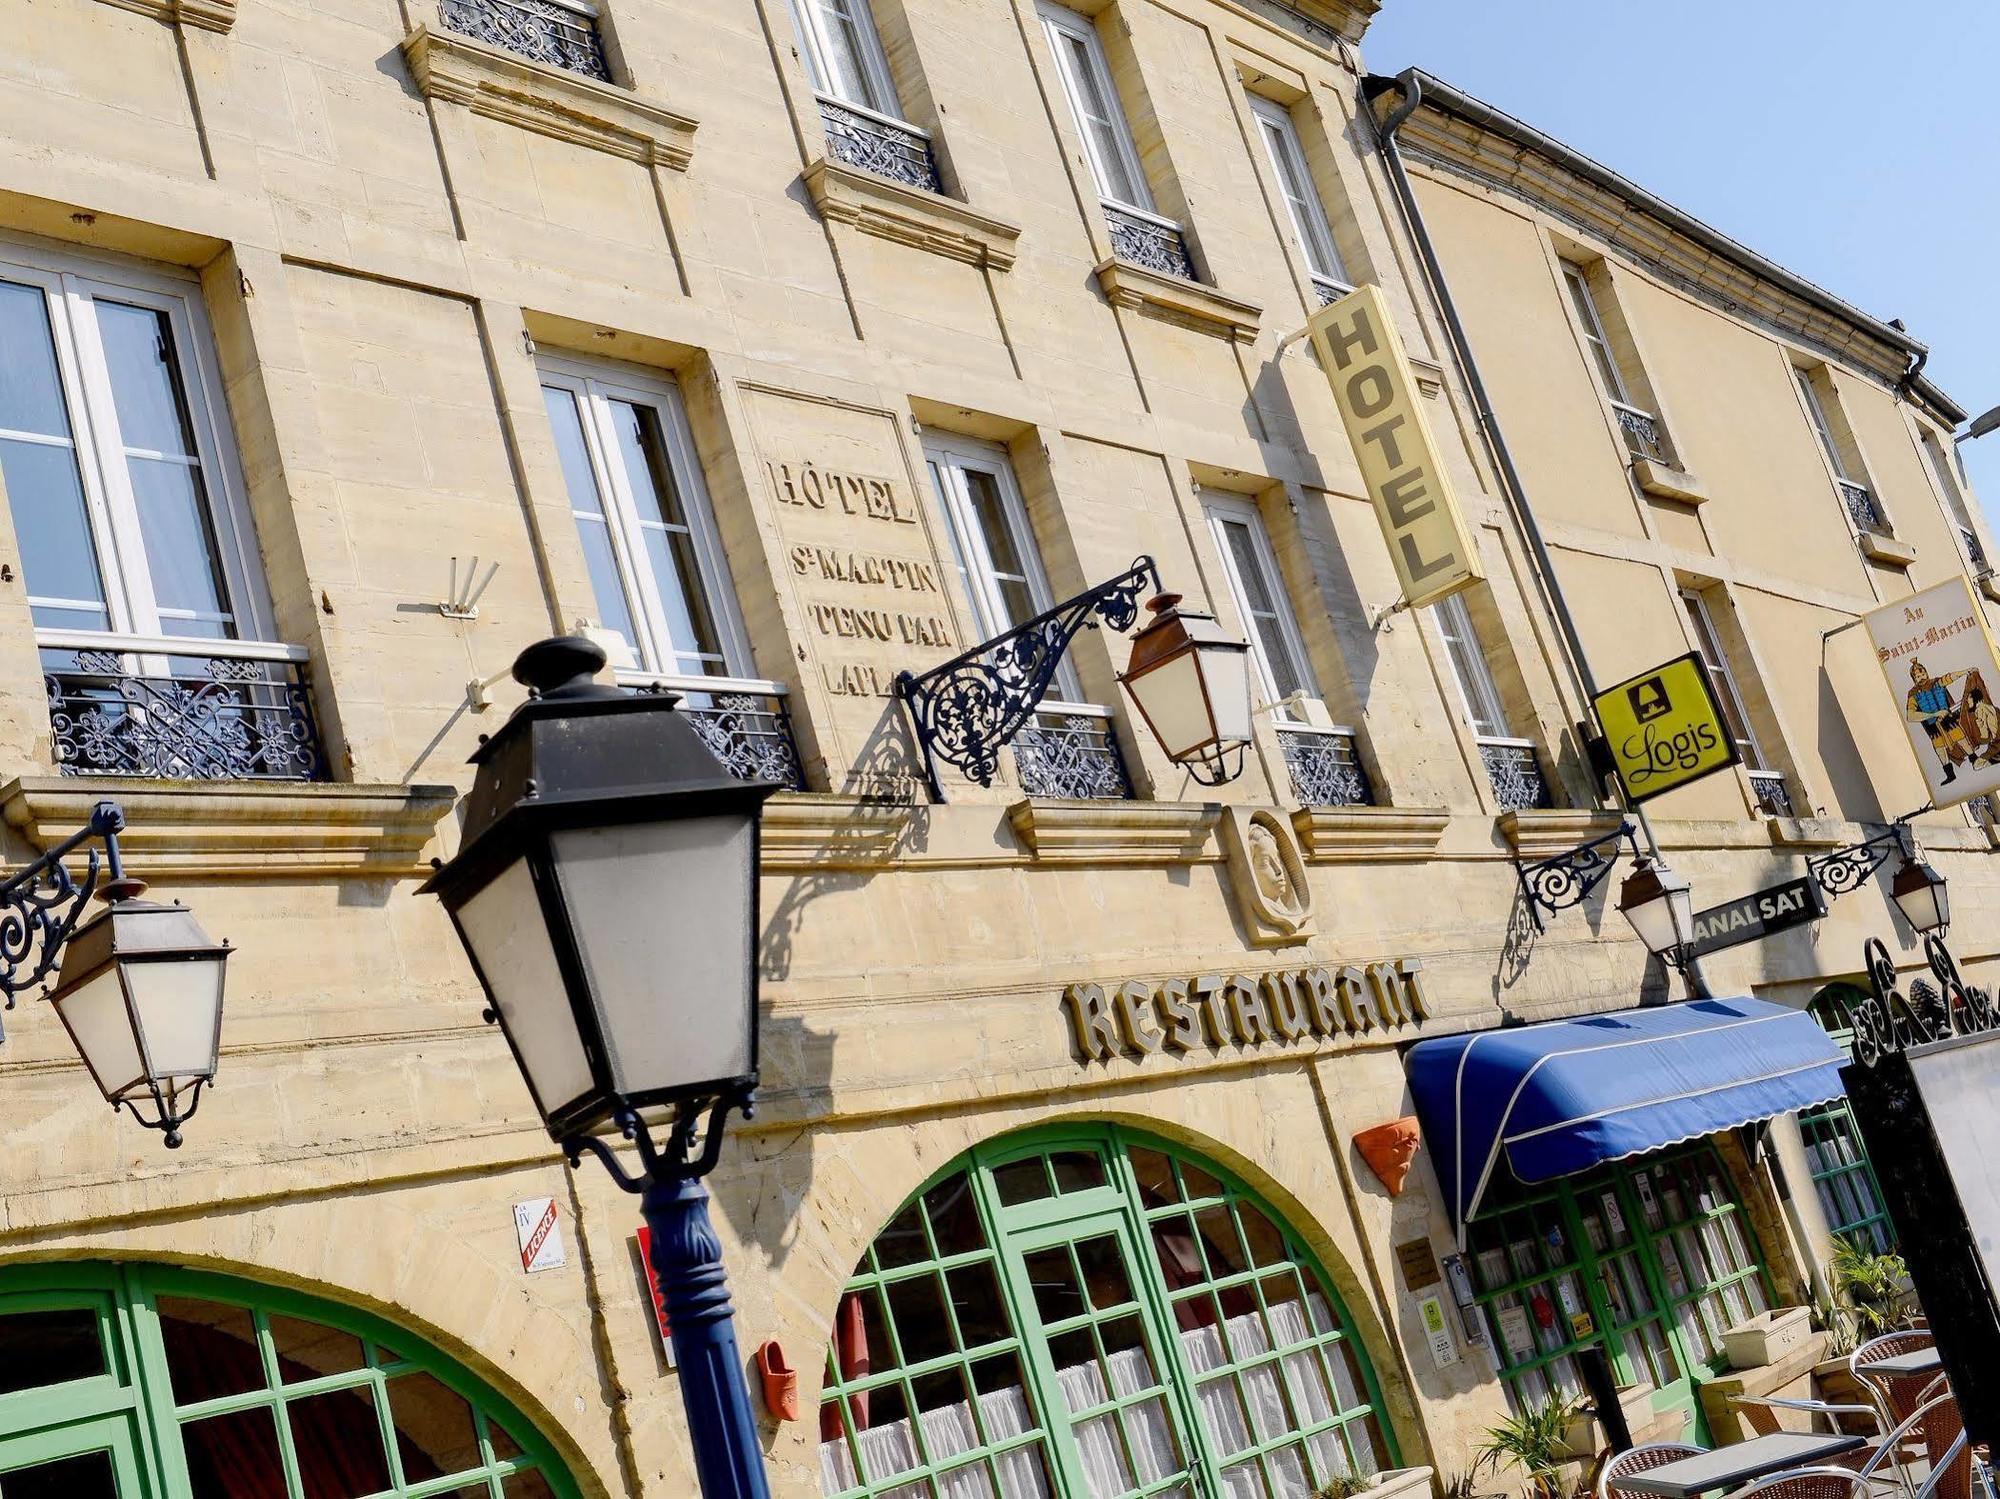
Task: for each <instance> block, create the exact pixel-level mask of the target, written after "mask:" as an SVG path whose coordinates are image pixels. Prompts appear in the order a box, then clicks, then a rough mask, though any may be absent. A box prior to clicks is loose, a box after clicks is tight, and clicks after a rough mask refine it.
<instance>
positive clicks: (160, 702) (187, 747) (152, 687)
mask: <svg viewBox="0 0 2000 1499" xmlns="http://www.w3.org/2000/svg"><path fill="white" fill-rule="evenodd" d="M147 643H148V644H153V643H155V642H147ZM228 649H229V642H224V641H215V642H211V643H207V644H198V645H195V646H194V647H193V649H189V648H188V647H186V646H181V647H179V648H178V649H177V650H175V651H172V652H159V653H155V652H151V651H147V652H139V651H136V650H128V651H117V650H99V649H92V650H67V649H60V648H52V647H44V649H43V651H42V670H43V673H44V677H43V681H44V685H45V686H46V688H47V690H48V695H49V725H50V729H51V731H52V733H51V738H52V742H53V745H54V748H55V760H56V768H57V769H58V770H60V771H61V772H62V773H63V774H64V775H70V776H150V777H155V778H157V779H160V780H168V781H317V780H321V779H323V778H324V777H325V774H326V763H325V756H324V755H323V753H322V752H321V749H320V742H319V727H318V725H317V724H316V723H315V722H314V721H313V711H312V698H311V696H310V695H309V694H308V692H307V691H306V685H305V682H304V680H303V679H302V676H301V672H300V668H299V665H298V663H297V662H295V661H290V660H282V659H280V660H271V659H256V658H255V657H245V656H241V655H236V654H233V653H232V654H224V652H226V651H228ZM267 649H268V648H267ZM280 649H281V650H282V649H283V648H282V647H281V648H280ZM209 652H214V654H209ZM260 654H261V653H260Z"/></svg>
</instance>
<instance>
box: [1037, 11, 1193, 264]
mask: <svg viewBox="0 0 2000 1499" xmlns="http://www.w3.org/2000/svg"><path fill="white" fill-rule="evenodd" d="M1036 8H1037V10H1039V11H1040V13H1041V17H1042V25H1043V27H1044V28H1045V30H1046V31H1047V34H1048V43H1049V51H1050V52H1052V53H1053V54H1054V55H1055V63H1056V73H1057V76H1058V77H1060V78H1061V79H1062V87H1063V97H1064V98H1065V99H1067V100H1068V101H1069V113H1070V120H1071V122H1072V123H1073V124H1074V125H1075V126H1076V133H1077V134H1078V135H1080V136H1082V137H1083V150H1084V155H1085V157H1086V158H1088V160H1089V162H1090V174H1091V176H1093V177H1094V178H1096V179H1097V195H1098V196H1099V197H1100V198H1102V199H1103V200H1104V201H1105V202H1106V203H1110V204H1113V205H1115V206H1116V207H1119V208H1123V209H1127V210H1130V211H1133V212H1137V213H1142V214H1148V215H1151V216H1153V217H1154V218H1159V212H1158V210H1157V209H1156V208H1155V207H1154V206H1153V193H1152V188H1151V187H1150V186H1149V185H1148V184H1147V182H1146V173H1145V171H1144V169H1143V168H1142V167H1141V166H1140V163H1139V148H1138V146H1137V145H1136V144H1135V143H1134V142H1133V140H1132V123H1131V121H1129V120H1128V119H1126V118H1125V101H1124V100H1123V99H1122V98H1120V97H1119V94H1118V86H1117V83H1116V81H1115V80H1114V79H1113V78H1112V76H1111V65H1110V63H1109V62H1108V61H1107V60H1106V58H1105V56H1104V42H1103V39H1102V38H1100V37H1099V36H1098V34H1097V27H1096V26H1095V25H1093V24H1092V23H1091V21H1090V18H1089V17H1087V16H1084V15H1080V14H1078V13H1077V12H1076V11H1073V10H1071V9H1070V8H1069V7H1068V6H1064V5H1055V4H1052V3H1050V0H1040V4H1039V5H1038V6H1037V7H1036ZM1065 35H1067V36H1070V37H1073V38H1075V39H1076V40H1077V41H1078V42H1080V43H1082V45H1083V52H1084V66H1085V67H1087V68H1088V69H1089V70H1090V73H1091V79H1090V81H1091V82H1092V83H1093V84H1095V85H1096V91H1097V94H1098V96H1099V97H1100V98H1102V99H1103V100H1104V101H1105V103H1106V105H1107V106H1109V108H1110V110H1111V116H1110V120H1109V123H1110V125H1111V134H1112V138H1113V145H1114V149H1115V150H1116V152H1117V155H1118V163H1119V166H1120V168H1121V169H1122V170H1123V171H1124V173H1125V178H1126V180H1127V181H1128V182H1130V183H1131V184H1132V199H1126V198H1121V197H1119V196H1118V195H1117V194H1116V193H1114V192H1112V191H1111V187H1110V182H1111V176H1112V173H1111V172H1110V170H1109V167H1108V164H1107V163H1105V162H1104V161H1103V160H1101V159H1100V156H1099V152H1098V145H1097V138H1096V136H1094V135H1093V134H1092V133H1091V130H1090V127H1089V125H1087V124H1086V123H1085V122H1084V110H1083V97H1082V81H1081V80H1079V79H1078V78H1077V77H1076V76H1075V75H1074V73H1073V72H1072V70H1071V63H1072V58H1071V54H1070V50H1069V49H1068V48H1067V47H1065V46H1063V45H1062V40H1061V39H1062V37H1063V36H1065ZM1134 200H1136V201H1134ZM1160 221H1161V222H1162V223H1172V222H1173V221H1172V220H1170V219H1161V220H1160ZM1174 227H1175V228H1179V227H1180V226H1179V225H1177V224H1176V225H1174Z"/></svg>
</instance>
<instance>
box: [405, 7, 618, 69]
mask: <svg viewBox="0 0 2000 1499" xmlns="http://www.w3.org/2000/svg"><path fill="white" fill-rule="evenodd" d="M438 19H439V20H440V21H442V22H443V23H444V24H445V25H446V26H447V27H448V28H450V29H451V30H453V31H456V32H458V33H459V34H460V35H461V36H469V37H471V38H472V39H473V40H474V41H479V42H488V43H491V44H492V45H493V46H495V47H504V48H506V49H507V50H508V51H509V52H514V53H518V54H519V55H520V56H522V57H525V58H527V59H528V60H529V61H530V62H539V63H546V64H548V65H549V66H550V67H552V68H564V69H567V70H568V71H569V72H572V73H581V74H583V75H584V76H585V77H586V78H596V79H598V80H600V81H601V82H604V83H609V82H610V81H611V65H610V64H609V63H608V62H606V61H605V58H604V43H603V41H602V39H601V38H599V36H598V34H597V14H596V12H595V11H592V10H589V9H587V8H585V7H582V6H577V5H566V4H563V3H562V0H439V3H438Z"/></svg>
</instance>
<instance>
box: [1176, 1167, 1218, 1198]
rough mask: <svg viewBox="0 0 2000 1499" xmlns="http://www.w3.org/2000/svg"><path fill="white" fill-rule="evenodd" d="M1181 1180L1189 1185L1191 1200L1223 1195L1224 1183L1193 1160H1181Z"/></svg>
mask: <svg viewBox="0 0 2000 1499" xmlns="http://www.w3.org/2000/svg"><path fill="white" fill-rule="evenodd" d="M1181 1182H1182V1184H1183V1185H1185V1186H1186V1187H1187V1195H1188V1198H1189V1200H1190V1201H1199V1200H1200V1199H1202V1198H1204V1197H1220V1196H1221V1195H1222V1183H1221V1182H1219V1181H1217V1180H1216V1179H1215V1178H1214V1177H1212V1176H1210V1175H1209V1174H1208V1173H1207V1172H1206V1171H1204V1170H1202V1169H1201V1167H1199V1166H1197V1165H1195V1164H1194V1163H1193V1162H1191V1161H1182V1162H1181Z"/></svg>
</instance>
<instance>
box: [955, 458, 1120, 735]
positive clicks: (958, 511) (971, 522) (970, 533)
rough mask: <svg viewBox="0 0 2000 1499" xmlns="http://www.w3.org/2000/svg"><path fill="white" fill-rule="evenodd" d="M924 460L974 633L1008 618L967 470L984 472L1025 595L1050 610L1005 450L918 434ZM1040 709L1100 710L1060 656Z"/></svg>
mask: <svg viewBox="0 0 2000 1499" xmlns="http://www.w3.org/2000/svg"><path fill="white" fill-rule="evenodd" d="M924 460H925V466H926V467H927V468H928V469H929V470H930V473H931V480H932V483H931V488H932V490H933V491H934V492H935V494H936V495H937V500H938V506H939V508H940V509H941V510H943V511H944V520H945V537H946V539H947V540H948V541H949V542H950V543H951V551H952V560H953V561H954V562H955V563H956V564H957V567H958V572H959V576H960V577H961V578H962V579H963V580H964V582H965V591H966V593H967V594H968V595H969V596H970V597H971V600H972V613H973V619H974V622H975V624H976V627H977V628H978V630H979V636H980V639H981V640H991V639H992V638H993V637H994V636H996V635H1001V634H1004V633H1005V632H1007V631H1008V630H1011V629H1014V628H1015V623H1014V622H1010V621H1009V620H1008V618H1007V606H1006V601H1005V600H1004V599H1003V598H1002V597H1001V595H1000V587H999V581H998V576H997V575H998V571H999V570H998V569H997V568H996V567H995V566H994V563H993V554H992V552H991V550H990V549H989V548H988V546H987V543H986V533H985V530H984V528H983V527H982V526H981V525H980V524H979V517H978V515H977V514H976V513H975V512H974V511H973V508H972V497H971V493H970V491H969V490H968V488H967V487H966V483H965V478H964V475H965V473H966V472H967V471H971V472H975V473H981V474H986V475H988V476H989V477H991V478H992V479H993V481H994V486H995V489H996V491H997V492H998V494H999V496H1000V511H1001V516H1002V520H1003V522H1004V524H1005V525H1006V527H1007V536H1008V540H1010V541H1011V542H1013V543H1014V552H1015V555H1017V556H1018V557H1020V559H1021V568H1022V573H1023V576H1024V578H1025V580H1026V582H1027V585H1028V600H1029V602H1030V603H1032V604H1033V605H1034V606H1035V612H1036V613H1037V614H1040V613H1042V612H1044V611H1046V610H1049V609H1053V608H1054V607H1055V597H1054V595H1053V594H1052V593H1051V592H1050V591H1049V579H1048V574H1047V573H1046V572H1044V571H1043V569H1042V549H1041V548H1040V547H1039V546H1038V545H1036V543H1035V528H1034V527H1033V525H1031V524H1030V523H1029V521H1028V507H1027V505H1026V504H1025V503H1023V501H1022V499H1021V489H1020V486H1019V485H1018V484H1017V483H1016V482H1015V480H1014V465H1013V463H1012V462H1011V461H1010V460H1009V459H1008V456H1007V450H1006V449H1005V448H1003V447H1001V446H1000V445H999V444H998V443H989V442H981V441H979V440H978V439H977V438H973V437H962V436H960V435H958V434H957V433H948V432H926V433H924ZM968 643H972V642H968ZM1042 709H1043V711H1048V712H1073V711H1079V710H1080V711H1083V712H1086V713H1096V712H1098V711H1100V710H1098V709H1097V708H1096V705H1094V704H1091V703H1086V702H1085V701H1084V700H1083V688H1082V686H1081V684H1080V683H1079V681H1078V679H1077V675H1076V668H1075V667H1074V666H1073V665H1072V664H1071V663H1070V661H1069V660H1068V659H1067V658H1065V659H1064V660H1063V661H1062V662H1061V663H1060V664H1058V666H1057V667H1056V674H1055V677H1054V678H1053V680H1051V682H1050V683H1049V696H1048V697H1047V698H1045V699H1044V700H1043V702H1042Z"/></svg>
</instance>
